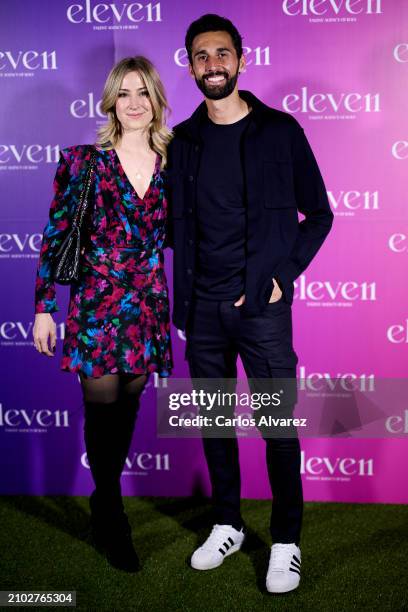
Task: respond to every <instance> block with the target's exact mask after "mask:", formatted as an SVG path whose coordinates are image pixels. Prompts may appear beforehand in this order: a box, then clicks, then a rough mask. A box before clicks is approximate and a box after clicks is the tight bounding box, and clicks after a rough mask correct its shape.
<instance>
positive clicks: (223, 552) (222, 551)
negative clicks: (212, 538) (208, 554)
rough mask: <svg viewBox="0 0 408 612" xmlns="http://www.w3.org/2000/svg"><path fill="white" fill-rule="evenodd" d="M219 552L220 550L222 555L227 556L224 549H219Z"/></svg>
mask: <svg viewBox="0 0 408 612" xmlns="http://www.w3.org/2000/svg"><path fill="white" fill-rule="evenodd" d="M218 550H219V552H220V553H221V554H222V555H223V556H224V555H225V551H224V550H222V548H219V549H218Z"/></svg>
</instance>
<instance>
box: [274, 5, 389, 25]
mask: <svg viewBox="0 0 408 612" xmlns="http://www.w3.org/2000/svg"><path fill="white" fill-rule="evenodd" d="M282 11H283V13H284V15H287V16H288V17H301V16H303V17H308V18H309V22H310V23H345V22H355V21H357V19H358V18H359V17H361V16H363V15H381V14H382V8H381V0H283V2H282Z"/></svg>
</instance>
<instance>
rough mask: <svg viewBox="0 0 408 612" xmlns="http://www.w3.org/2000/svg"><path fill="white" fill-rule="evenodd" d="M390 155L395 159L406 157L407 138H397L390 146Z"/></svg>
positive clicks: (407, 149)
mask: <svg viewBox="0 0 408 612" xmlns="http://www.w3.org/2000/svg"><path fill="white" fill-rule="evenodd" d="M391 153H392V156H393V157H395V159H398V160H403V159H408V140H397V141H396V142H394V144H393V145H392V147H391Z"/></svg>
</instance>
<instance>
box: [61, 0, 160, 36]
mask: <svg viewBox="0 0 408 612" xmlns="http://www.w3.org/2000/svg"><path fill="white" fill-rule="evenodd" d="M66 14H67V19H68V21H69V22H70V23H72V24H74V25H78V24H90V25H92V27H93V29H94V30H137V29H138V28H139V26H140V24H141V23H143V22H150V23H152V22H160V21H162V14H161V4H160V2H110V3H109V4H108V3H105V2H94V1H93V0H83V1H82V2H76V3H75V4H70V5H69V6H68V8H67V13H66Z"/></svg>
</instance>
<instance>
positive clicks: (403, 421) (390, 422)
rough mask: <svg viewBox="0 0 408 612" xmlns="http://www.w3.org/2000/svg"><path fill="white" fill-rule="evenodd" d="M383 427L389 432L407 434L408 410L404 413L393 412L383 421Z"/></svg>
mask: <svg viewBox="0 0 408 612" xmlns="http://www.w3.org/2000/svg"><path fill="white" fill-rule="evenodd" d="M385 429H386V430H387V431H388V432H389V433H391V434H400V433H404V434H408V410H404V415H403V416H402V415H398V414H393V415H392V416H390V417H388V419H387V420H386V421H385Z"/></svg>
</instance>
